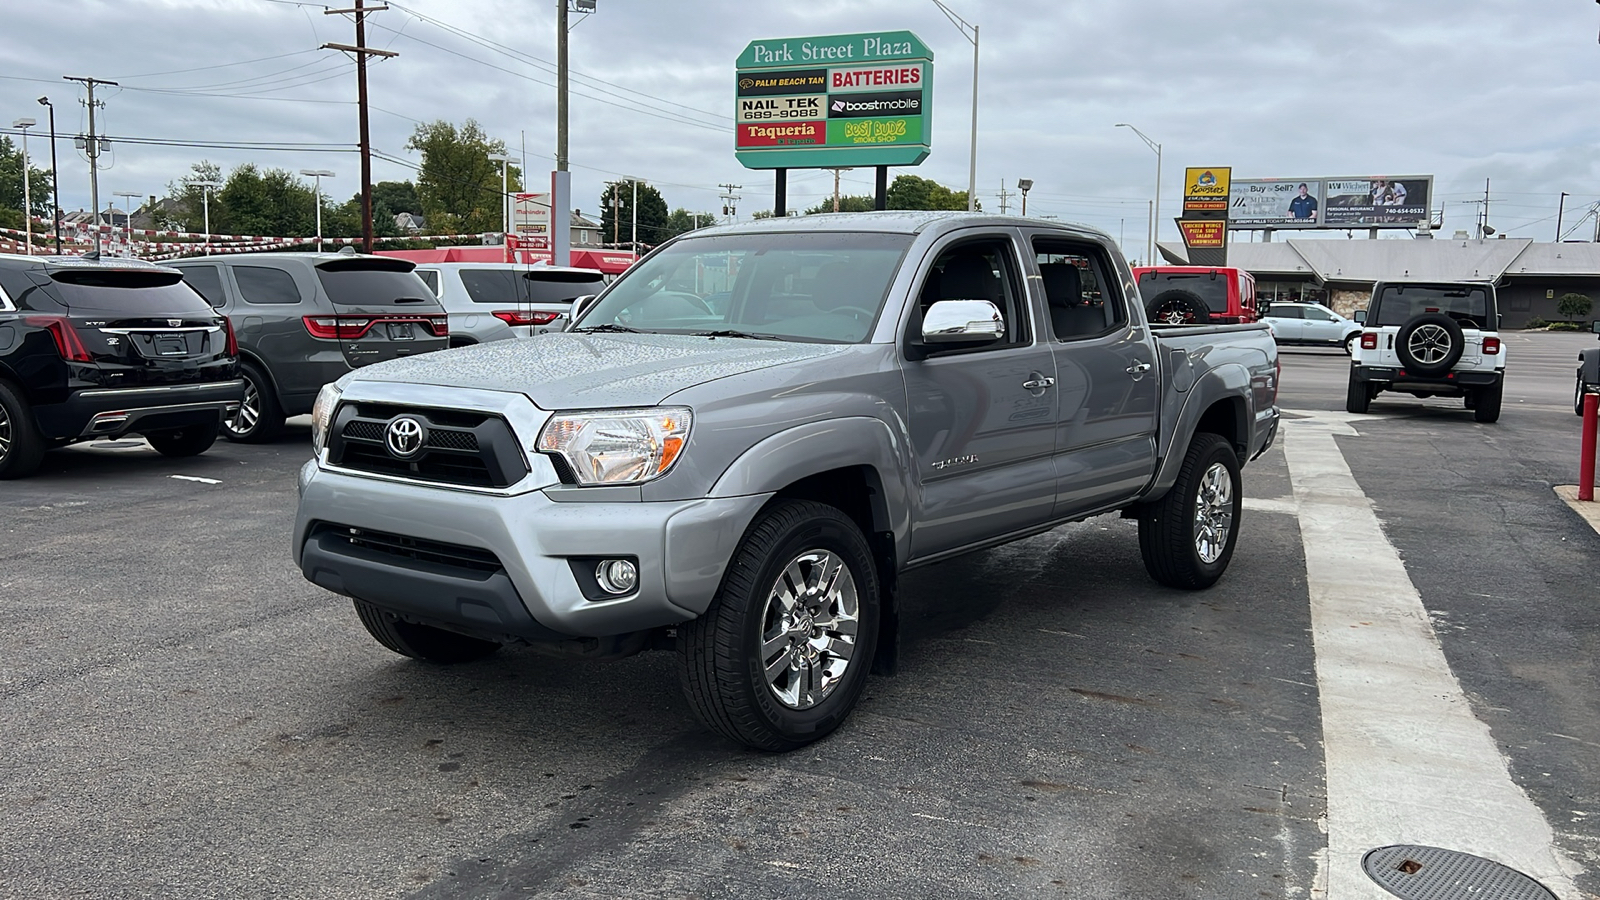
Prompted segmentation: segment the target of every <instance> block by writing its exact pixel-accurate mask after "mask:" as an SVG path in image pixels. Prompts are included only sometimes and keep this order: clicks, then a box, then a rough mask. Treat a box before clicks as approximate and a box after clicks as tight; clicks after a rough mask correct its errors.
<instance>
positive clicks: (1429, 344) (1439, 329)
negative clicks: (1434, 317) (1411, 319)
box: [1406, 323, 1455, 366]
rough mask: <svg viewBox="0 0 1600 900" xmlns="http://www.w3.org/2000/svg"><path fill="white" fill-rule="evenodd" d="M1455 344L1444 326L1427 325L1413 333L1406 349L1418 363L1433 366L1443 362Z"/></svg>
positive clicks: (1408, 339)
mask: <svg viewBox="0 0 1600 900" xmlns="http://www.w3.org/2000/svg"><path fill="white" fill-rule="evenodd" d="M1454 343H1455V342H1454V341H1453V340H1451V338H1450V332H1448V331H1446V330H1445V329H1444V326H1442V325H1434V324H1432V323H1427V324H1423V325H1418V326H1417V327H1416V329H1414V330H1413V331H1412V332H1411V337H1409V338H1407V339H1406V349H1408V350H1410V351H1411V356H1412V358H1414V359H1415V360H1416V361H1417V362H1418V363H1421V364H1422V365H1425V366H1431V365H1434V364H1436V363H1439V362H1442V361H1443V360H1444V358H1445V355H1446V354H1448V353H1449V352H1450V347H1451V345H1452V344H1454Z"/></svg>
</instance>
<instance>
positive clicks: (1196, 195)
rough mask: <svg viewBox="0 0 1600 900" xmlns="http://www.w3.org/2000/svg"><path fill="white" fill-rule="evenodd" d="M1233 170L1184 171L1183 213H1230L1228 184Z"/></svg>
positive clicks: (1206, 169)
mask: <svg viewBox="0 0 1600 900" xmlns="http://www.w3.org/2000/svg"><path fill="white" fill-rule="evenodd" d="M1232 177H1233V169H1232V168H1230V167H1228V166H1209V167H1208V166H1200V167H1190V168H1187V169H1184V170H1183V211H1184V212H1203V211H1221V212H1227V211H1228V184H1229V182H1230V181H1231V180H1232Z"/></svg>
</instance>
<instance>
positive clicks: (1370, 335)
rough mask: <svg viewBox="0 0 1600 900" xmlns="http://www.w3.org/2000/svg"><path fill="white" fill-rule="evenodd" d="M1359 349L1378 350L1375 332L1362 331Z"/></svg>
mask: <svg viewBox="0 0 1600 900" xmlns="http://www.w3.org/2000/svg"><path fill="white" fill-rule="evenodd" d="M1361 349H1363V350H1376V349H1378V333H1377V332H1376V331H1363V332H1361Z"/></svg>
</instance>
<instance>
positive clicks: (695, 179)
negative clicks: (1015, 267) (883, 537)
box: [0, 0, 1600, 256]
mask: <svg viewBox="0 0 1600 900" xmlns="http://www.w3.org/2000/svg"><path fill="white" fill-rule="evenodd" d="M947 2H948V4H949V5H950V6H951V7H952V8H953V9H955V10H956V11H957V12H958V13H959V14H960V15H961V16H963V17H964V18H966V19H967V20H968V21H970V22H973V23H975V24H977V25H979V26H980V27H981V29H982V41H981V44H982V57H981V63H980V85H979V113H978V129H979V137H978V169H977V171H978V191H979V196H980V198H981V200H982V202H983V204H984V206H985V208H987V209H991V210H993V209H998V207H999V204H1000V198H999V196H998V194H999V191H1000V189H1001V186H1002V185H1005V186H1006V188H1007V189H1010V190H1015V188H1016V182H1017V179H1018V178H1031V179H1033V181H1034V185H1035V186H1034V189H1033V191H1032V193H1031V194H1030V195H1029V200H1028V212H1029V214H1030V215H1051V216H1058V217H1060V218H1062V219H1065V220H1069V221H1077V222H1083V223H1087V224H1090V225H1093V226H1096V227H1098V228H1101V229H1103V230H1105V231H1107V232H1108V233H1110V234H1111V235H1112V236H1114V237H1116V236H1120V237H1122V238H1123V239H1124V240H1125V242H1126V243H1127V244H1128V245H1129V249H1130V254H1131V255H1135V256H1137V255H1142V252H1141V251H1142V248H1143V244H1144V235H1145V230H1146V221H1147V215H1148V202H1149V200H1150V198H1151V197H1152V196H1153V194H1154V186H1155V185H1154V182H1155V155H1154V154H1153V153H1152V152H1151V151H1150V150H1149V149H1148V148H1147V147H1146V146H1145V145H1144V144H1143V143H1141V142H1140V141H1139V140H1138V139H1137V137H1136V136H1135V135H1134V134H1133V133H1131V132H1130V131H1129V130H1128V129H1125V128H1116V127H1114V126H1115V124H1116V123H1118V122H1129V123H1132V124H1134V125H1136V126H1138V128H1139V129H1141V130H1142V131H1144V132H1145V133H1146V134H1148V135H1150V137H1151V138H1153V139H1154V140H1156V141H1159V142H1161V143H1162V144H1163V147H1164V153H1163V155H1164V160H1165V170H1164V171H1165V177H1164V178H1163V184H1162V199H1161V203H1162V208H1163V218H1164V219H1166V220H1167V221H1166V222H1165V223H1164V227H1163V229H1162V236H1163V238H1164V239H1169V240H1170V239H1175V238H1176V228H1175V226H1173V224H1172V222H1171V221H1170V216H1171V215H1175V214H1176V209H1177V205H1178V199H1179V193H1180V189H1181V185H1180V182H1181V180H1182V175H1183V167H1184V166H1232V167H1233V172H1234V177H1235V178H1256V177H1288V178H1304V177H1314V176H1338V175H1357V176H1381V175H1433V176H1435V177H1436V182H1435V194H1436V196H1435V198H1434V203H1433V205H1434V207H1435V209H1439V208H1440V207H1442V208H1443V211H1444V216H1445V227H1446V229H1447V230H1453V229H1456V228H1471V227H1472V225H1473V222H1474V221H1475V217H1476V215H1477V209H1478V207H1477V205H1476V204H1474V203H1473V201H1474V200H1481V199H1482V198H1483V191H1484V180H1485V179H1486V178H1487V179H1489V180H1490V191H1491V195H1490V196H1491V201H1492V203H1491V212H1490V221H1491V224H1493V225H1494V226H1495V227H1496V228H1497V229H1499V230H1500V231H1501V232H1502V233H1506V234H1510V235H1512V236H1525V237H1533V238H1537V239H1539V240H1550V239H1551V238H1552V237H1553V236H1554V234H1555V232H1556V213H1557V202H1558V197H1559V195H1560V193H1561V192H1563V191H1565V192H1567V193H1569V194H1570V195H1571V196H1569V197H1568V198H1567V199H1566V217H1565V220H1564V221H1565V223H1566V226H1567V229H1569V230H1571V229H1573V227H1574V226H1575V225H1577V223H1578V222H1579V220H1580V219H1581V218H1582V217H1583V216H1584V215H1585V214H1586V213H1588V212H1589V209H1590V208H1591V206H1592V205H1594V204H1596V203H1597V202H1600V179H1597V177H1596V176H1597V173H1596V167H1595V161H1594V156H1595V154H1594V147H1595V144H1596V138H1597V136H1600V90H1597V87H1600V85H1597V84H1596V82H1597V80H1600V75H1597V73H1600V45H1597V38H1596V35H1597V31H1600V7H1596V6H1595V5H1594V4H1592V3H1586V2H1581V0H1519V2H1516V3H1510V2H1505V0H1404V2H1395V0H1208V2H1198V3H1197V2H1193V0H1077V2H1065V0H947ZM389 5H390V9H389V10H387V11H385V12H380V13H375V14H373V15H372V16H371V17H369V23H370V25H369V32H368V43H369V45H371V46H374V47H379V48H384V49H389V50H394V51H397V52H398V53H399V54H400V55H399V56H398V57H397V58H395V59H392V60H386V61H383V62H381V63H378V64H376V65H374V66H373V67H372V69H371V71H370V76H369V81H370V92H371V98H372V105H373V113H372V143H373V147H374V149H375V150H376V151H377V152H379V153H380V154H382V157H384V158H381V159H378V160H375V162H374V168H373V177H374V180H389V179H404V178H408V177H411V176H412V174H413V170H412V169H409V168H407V166H406V163H409V164H411V165H415V163H416V162H417V157H416V155H415V154H413V153H410V152H408V151H406V150H405V149H404V148H405V143H406V139H407V138H408V137H409V135H410V134H411V132H412V130H413V129H414V128H415V127H416V126H417V124H418V123H419V122H424V121H432V120H435V119H446V120H449V121H452V122H458V123H459V122H461V121H464V120H465V119H467V118H469V117H470V118H474V119H476V120H478V122H480V123H481V124H482V125H483V127H484V128H485V129H486V130H487V131H488V132H489V133H490V134H491V135H493V136H495V137H498V138H501V139H503V140H505V141H506V143H507V145H508V146H509V147H510V148H511V151H512V153H513V154H516V153H520V152H523V147H524V146H525V148H526V155H527V159H528V167H529V169H530V171H533V172H538V171H543V170H548V169H549V168H551V167H553V157H554V145H555V89H554V86H553V85H554V82H555V77H554V74H553V71H554V59H555V36H554V28H555V11H554V7H555V3H554V2H553V0H537V2H524V0H512V2H506V0H498V2H489V0H449V2H446V0H402V2H401V3H393V2H391V3H390V4H389ZM598 5H599V13H598V14H597V15H594V16H592V17H589V18H587V19H583V20H582V21H581V22H580V21H579V20H578V18H577V17H574V21H575V22H578V24H577V25H576V26H575V27H574V29H573V30H572V34H571V39H572V50H571V60H572V67H573V73H574V74H573V98H572V113H571V122H572V137H571V159H572V169H573V194H574V205H575V206H577V207H580V208H582V209H584V210H586V211H590V212H593V211H594V210H595V208H596V207H597V206H598V202H599V196H600V194H601V192H602V185H603V184H604V182H605V181H606V180H608V179H611V178H615V177H616V176H618V175H624V174H626V175H637V176H639V177H641V178H645V179H648V180H649V181H651V182H652V183H654V184H656V185H657V186H658V187H659V188H660V190H661V191H662V193H663V194H664V196H665V197H666V199H667V202H668V203H669V204H670V205H671V206H673V207H678V206H683V207H687V208H689V209H691V210H710V209H715V208H719V207H720V201H719V200H718V194H719V193H720V191H721V189H720V188H718V187H717V185H718V184H720V183H724V182H728V183H734V184H739V185H742V186H743V189H742V190H741V191H740V192H739V193H741V194H742V195H743V200H742V201H741V202H740V203H739V207H738V208H739V213H740V215H741V218H743V217H748V215H749V213H751V212H752V211H754V210H756V209H760V208H762V207H770V206H771V204H772V185H773V179H772V176H771V174H770V173H765V172H757V171H751V170H746V169H744V168H742V167H741V166H740V165H739V163H738V162H737V161H736V160H735V159H734V156H733V152H732V128H733V119H732V113H733V105H734V98H733V87H734V78H733V68H734V61H735V59H736V58H737V57H738V55H739V53H740V51H741V50H742V49H743V48H744V46H745V45H746V44H747V43H748V42H750V41H751V40H754V39H760V38H776V37H789V36H804V35H823V34H834V33H846V32H868V31H874V30H900V29H907V30H910V31H913V32H915V33H916V34H917V35H918V36H920V37H921V38H922V39H923V40H924V41H925V42H926V43H927V44H928V45H929V46H930V47H931V48H932V49H933V51H934V54H935V62H934V70H935V75H934V86H935V87H934V97H935V102H934V111H933V152H932V155H931V156H929V158H928V159H927V160H926V161H925V162H924V163H923V164H922V165H921V166H920V167H919V168H917V169H916V170H915V174H918V175H922V176H924V177H930V178H934V179H937V180H939V181H941V182H943V183H945V184H947V185H949V186H951V187H954V188H958V189H960V188H964V187H965V186H966V182H967V159H968V153H967V147H968V136H969V119H968V116H969V111H970V102H971V78H972V68H971V67H972V48H971V45H970V44H969V43H968V42H967V41H966V39H965V38H963V37H962V35H961V33H960V32H959V31H958V30H957V29H956V28H955V26H954V25H952V24H951V22H950V21H948V20H947V19H946V18H945V17H944V15H943V14H941V13H940V12H939V10H938V8H937V7H936V6H935V5H934V4H933V2H932V0H806V2H802V3H775V2H765V0H694V2H688V0H598ZM4 7H5V12H4V21H5V23H6V26H7V27H6V31H7V33H8V39H7V40H5V41H4V42H0V126H5V125H9V123H10V122H11V120H13V119H15V118H18V117H23V116H27V117H33V118H37V119H38V120H39V125H38V126H37V127H36V128H35V130H34V133H36V134H37V133H38V132H40V131H42V130H44V128H45V125H46V121H45V112H46V111H45V109H44V108H43V107H41V106H40V105H38V104H37V103H36V102H35V98H36V97H38V96H40V95H41V94H47V95H48V96H49V97H50V98H51V99H52V100H53V101H54V102H55V103H56V109H57V122H56V126H57V130H58V131H59V132H60V133H63V134H72V133H76V132H78V131H81V130H83V129H84V128H85V127H86V125H87V120H86V115H85V110H84V108H83V106H82V105H81V103H80V99H81V97H82V93H83V92H82V89H81V86H79V85H77V84H74V83H70V82H66V81H63V80H62V76H63V75H90V76H95V77H98V78H106V79H111V80H115V81H118V82H120V87H116V88H106V89H104V90H103V91H102V92H101V96H102V97H103V99H104V100H105V104H106V106H105V109H104V111H103V113H102V114H101V116H100V117H99V120H100V123H101V125H102V128H103V130H104V131H106V132H107V133H109V134H111V135H113V136H115V137H122V138H129V139H136V140H127V141H119V142H118V143H117V145H116V147H115V150H114V152H113V153H112V154H110V155H109V156H108V157H106V158H105V162H108V163H109V165H108V166H107V168H106V170H105V171H103V172H102V174H101V179H100V190H101V199H102V203H104V202H106V201H107V200H110V199H111V194H112V192H114V191H137V192H139V193H140V194H142V195H146V194H151V193H157V194H159V193H163V192H164V189H165V187H166V185H167V183H168V182H170V181H173V180H175V179H176V178H178V177H180V176H181V175H183V174H184V173H185V172H186V171H187V170H188V168H189V166H190V164H191V163H193V162H195V161H197V160H201V159H209V160H212V161H214V162H217V163H219V164H221V165H222V166H223V167H224V168H225V169H228V168H231V167H232V166H234V165H237V164H239V163H243V162H256V163H259V164H261V165H263V166H275V167H281V168H287V169H293V170H298V169H301V168H325V169H331V170H333V171H334V172H336V173H337V176H336V177H335V178H334V179H332V180H331V181H330V182H327V189H328V190H329V192H330V193H331V194H333V195H334V196H337V197H341V198H342V197H347V196H349V195H350V194H351V193H353V192H354V191H355V189H356V187H357V184H358V177H359V164H358V161H357V157H356V155H355V154H354V153H353V152H352V150H353V147H354V145H355V142H356V134H357V131H356V108H355V103H354V100H355V94H356V87H355V74H354V66H353V64H352V63H350V62H349V61H348V60H347V59H346V58H345V57H344V56H343V55H342V54H339V53H336V52H333V51H323V50H318V49H317V48H318V47H319V46H320V45H321V44H323V43H325V42H329V41H333V42H342V43H351V42H353V26H352V24H351V22H350V20H349V19H348V18H347V17H344V16H340V15H325V14H324V12H323V10H324V9H325V8H326V7H325V6H324V5H323V4H318V3H308V2H300V0H115V2H88V0H52V2H50V3H27V2H22V0H5V3H4ZM0 130H4V129H0ZM524 142H525V144H524ZM45 144H46V142H45V141H42V140H37V139H35V140H33V141H31V146H32V148H33V152H34V154H35V158H36V159H37V158H39V156H40V155H42V154H44V153H45V152H47V149H46V147H45ZM246 148H248V149H246ZM60 155H61V168H62V177H61V193H62V197H61V201H62V206H63V207H65V208H67V209H76V208H82V207H87V206H88V197H89V183H88V182H89V179H88V165H87V162H86V161H85V160H83V159H82V157H81V153H79V152H76V151H74V150H73V149H72V145H71V143H70V142H68V141H63V142H62V143H61V145H60ZM391 160H393V161H391ZM895 171H896V172H898V171H907V170H895ZM892 174H893V173H892ZM844 178H845V183H844V189H845V191H846V192H850V193H863V194H864V193H870V191H871V178H872V173H871V171H870V170H856V171H853V172H849V173H846V174H845V176H844ZM832 186H833V176H832V175H831V173H827V172H820V171H805V172H794V173H791V176H790V184H789V196H790V205H791V206H802V207H803V206H809V205H811V204H813V203H815V202H816V201H818V200H820V199H821V198H822V197H823V196H825V195H828V194H831V191H832ZM1011 203H1012V211H1016V207H1015V203H1016V200H1015V198H1014V197H1013V198H1012V200H1011ZM1594 233H1595V232H1594V219H1593V217H1592V215H1591V217H1590V218H1589V220H1588V222H1587V224H1586V225H1584V226H1582V227H1577V228H1576V230H1575V231H1574V232H1573V233H1572V235H1571V236H1573V237H1581V236H1588V237H1593V236H1594ZM1337 236H1338V237H1341V238H1342V237H1343V233H1339V234H1338V235H1337ZM1358 236H1360V235H1358ZM1394 236H1400V235H1399V234H1396V235H1394Z"/></svg>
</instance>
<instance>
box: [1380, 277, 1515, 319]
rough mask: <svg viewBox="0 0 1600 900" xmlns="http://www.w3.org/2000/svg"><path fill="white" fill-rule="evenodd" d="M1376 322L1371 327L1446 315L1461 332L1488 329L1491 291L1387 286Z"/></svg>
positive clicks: (1477, 287)
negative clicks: (1453, 320) (1464, 329)
mask: <svg viewBox="0 0 1600 900" xmlns="http://www.w3.org/2000/svg"><path fill="white" fill-rule="evenodd" d="M1377 307H1378V310H1377V318H1376V321H1369V322H1368V323H1367V324H1369V325H1378V326H1383V325H1404V324H1405V323H1407V322H1409V321H1410V320H1411V319H1413V318H1415V317H1416V316H1420V315H1422V314H1423V313H1444V314H1445V315H1447V316H1449V317H1450V318H1452V319H1455V320H1456V324H1457V325H1460V326H1461V327H1462V328H1479V329H1482V328H1485V327H1488V326H1489V325H1490V324H1491V323H1490V322H1489V314H1490V312H1491V310H1490V309H1489V289H1488V287H1486V286H1485V285H1481V284H1475V285H1467V284H1463V285H1454V286H1451V285H1421V284H1389V285H1384V286H1383V288H1382V290H1381V291H1380V292H1379V293H1378V297H1377Z"/></svg>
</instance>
